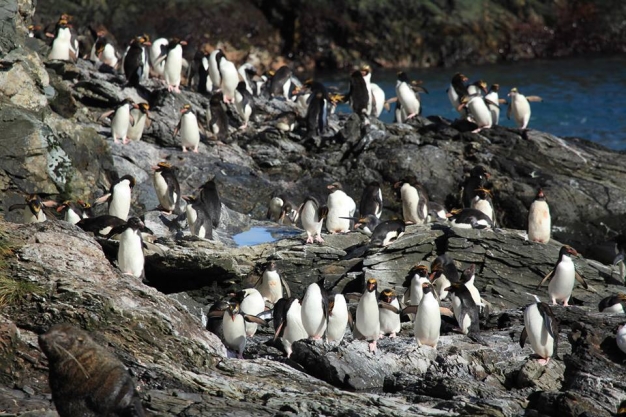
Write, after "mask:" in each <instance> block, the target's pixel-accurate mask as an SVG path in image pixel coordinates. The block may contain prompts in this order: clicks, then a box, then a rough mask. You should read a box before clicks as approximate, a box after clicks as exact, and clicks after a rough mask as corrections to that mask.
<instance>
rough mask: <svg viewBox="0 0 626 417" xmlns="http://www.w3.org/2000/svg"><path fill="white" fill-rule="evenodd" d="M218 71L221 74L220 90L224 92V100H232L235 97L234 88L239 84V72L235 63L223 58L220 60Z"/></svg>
mask: <svg viewBox="0 0 626 417" xmlns="http://www.w3.org/2000/svg"><path fill="white" fill-rule="evenodd" d="M220 72H221V75H222V84H221V85H222V92H223V93H224V101H230V102H232V101H233V100H234V98H235V90H236V89H237V84H239V73H238V72H237V68H235V64H233V63H232V62H230V61H227V60H225V59H222V61H221V62H220Z"/></svg>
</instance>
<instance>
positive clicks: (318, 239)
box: [315, 235, 324, 243]
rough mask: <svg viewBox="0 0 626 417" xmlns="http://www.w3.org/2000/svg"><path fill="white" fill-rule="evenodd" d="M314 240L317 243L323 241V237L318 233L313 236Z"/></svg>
mask: <svg viewBox="0 0 626 417" xmlns="http://www.w3.org/2000/svg"><path fill="white" fill-rule="evenodd" d="M315 241H316V242H317V243H324V239H322V237H321V236H319V235H318V236H315Z"/></svg>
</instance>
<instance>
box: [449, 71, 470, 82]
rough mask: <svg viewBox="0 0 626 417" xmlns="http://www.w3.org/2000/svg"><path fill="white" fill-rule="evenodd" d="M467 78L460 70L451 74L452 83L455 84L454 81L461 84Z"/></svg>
mask: <svg viewBox="0 0 626 417" xmlns="http://www.w3.org/2000/svg"><path fill="white" fill-rule="evenodd" d="M467 80H468V78H467V77H466V76H465V75H463V74H461V73H460V72H457V73H456V74H454V75H453V76H452V84H455V83H461V84H462V83H465V82H467Z"/></svg>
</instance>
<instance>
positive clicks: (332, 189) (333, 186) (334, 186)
mask: <svg viewBox="0 0 626 417" xmlns="http://www.w3.org/2000/svg"><path fill="white" fill-rule="evenodd" d="M326 188H328V189H329V190H330V192H331V193H332V192H335V191H337V190H343V187H342V186H341V183H340V182H339V181H335V182H333V183H332V184H330V185H328V186H327V187H326Z"/></svg>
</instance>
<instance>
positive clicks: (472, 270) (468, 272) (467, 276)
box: [461, 264, 485, 309]
mask: <svg viewBox="0 0 626 417" xmlns="http://www.w3.org/2000/svg"><path fill="white" fill-rule="evenodd" d="M475 280H476V265H474V264H471V265H470V266H468V267H467V268H465V270H464V271H463V273H462V274H461V282H462V283H463V284H465V286H466V287H467V289H468V290H469V292H470V294H471V295H472V300H474V303H476V305H477V306H478V307H479V309H482V308H483V307H484V306H485V305H484V303H483V301H482V298H481V297H480V292H479V291H478V288H476V285H475V284H474V282H475Z"/></svg>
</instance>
